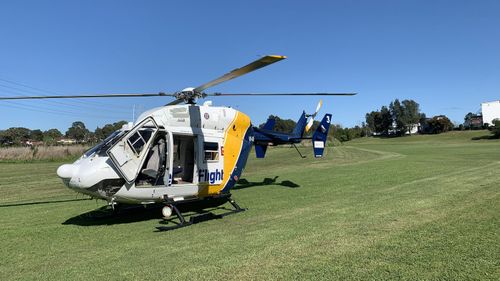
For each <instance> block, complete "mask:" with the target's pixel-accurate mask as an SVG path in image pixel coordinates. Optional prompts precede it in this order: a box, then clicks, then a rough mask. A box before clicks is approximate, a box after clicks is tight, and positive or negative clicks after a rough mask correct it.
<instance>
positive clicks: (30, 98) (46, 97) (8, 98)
mask: <svg viewBox="0 0 500 281" xmlns="http://www.w3.org/2000/svg"><path fill="white" fill-rule="evenodd" d="M165 96H174V95H173V94H165V93H156V94H105V95H70V96H16V97H1V96H0V100H33V99H81V98H133V97H165Z"/></svg>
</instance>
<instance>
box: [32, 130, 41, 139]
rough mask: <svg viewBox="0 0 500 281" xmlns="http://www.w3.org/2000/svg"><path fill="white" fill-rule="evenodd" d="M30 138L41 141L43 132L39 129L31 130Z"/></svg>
mask: <svg viewBox="0 0 500 281" xmlns="http://www.w3.org/2000/svg"><path fill="white" fill-rule="evenodd" d="M30 139H31V140H34V141H42V140H43V132H42V131H41V130H39V129H36V130H33V131H31V133H30Z"/></svg>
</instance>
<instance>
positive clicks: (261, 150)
mask: <svg viewBox="0 0 500 281" xmlns="http://www.w3.org/2000/svg"><path fill="white" fill-rule="evenodd" d="M266 151H267V145H261V144H255V154H256V156H257V158H264V157H265V156H266Z"/></svg>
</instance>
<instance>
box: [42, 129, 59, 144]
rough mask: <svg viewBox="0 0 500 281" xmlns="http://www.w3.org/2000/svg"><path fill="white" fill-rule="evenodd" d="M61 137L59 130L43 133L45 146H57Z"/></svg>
mask: <svg viewBox="0 0 500 281" xmlns="http://www.w3.org/2000/svg"><path fill="white" fill-rule="evenodd" d="M61 137H62V133H61V132H60V131H59V130H58V129H49V130H47V131H45V132H43V142H44V143H45V144H55V143H56V142H57V140H58V139H59V138H61Z"/></svg>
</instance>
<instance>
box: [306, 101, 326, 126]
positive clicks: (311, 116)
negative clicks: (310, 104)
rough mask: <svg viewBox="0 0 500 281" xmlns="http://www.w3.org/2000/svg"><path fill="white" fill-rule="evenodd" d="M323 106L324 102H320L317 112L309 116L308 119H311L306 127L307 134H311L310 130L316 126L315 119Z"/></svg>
mask: <svg viewBox="0 0 500 281" xmlns="http://www.w3.org/2000/svg"><path fill="white" fill-rule="evenodd" d="M322 105H323V100H319V102H318V106H316V111H315V112H314V113H313V114H310V115H308V116H307V117H309V121H308V122H307V125H306V133H307V132H309V130H311V127H312V125H313V124H314V118H315V117H316V115H317V114H318V112H319V110H320V109H321V106H322Z"/></svg>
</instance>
